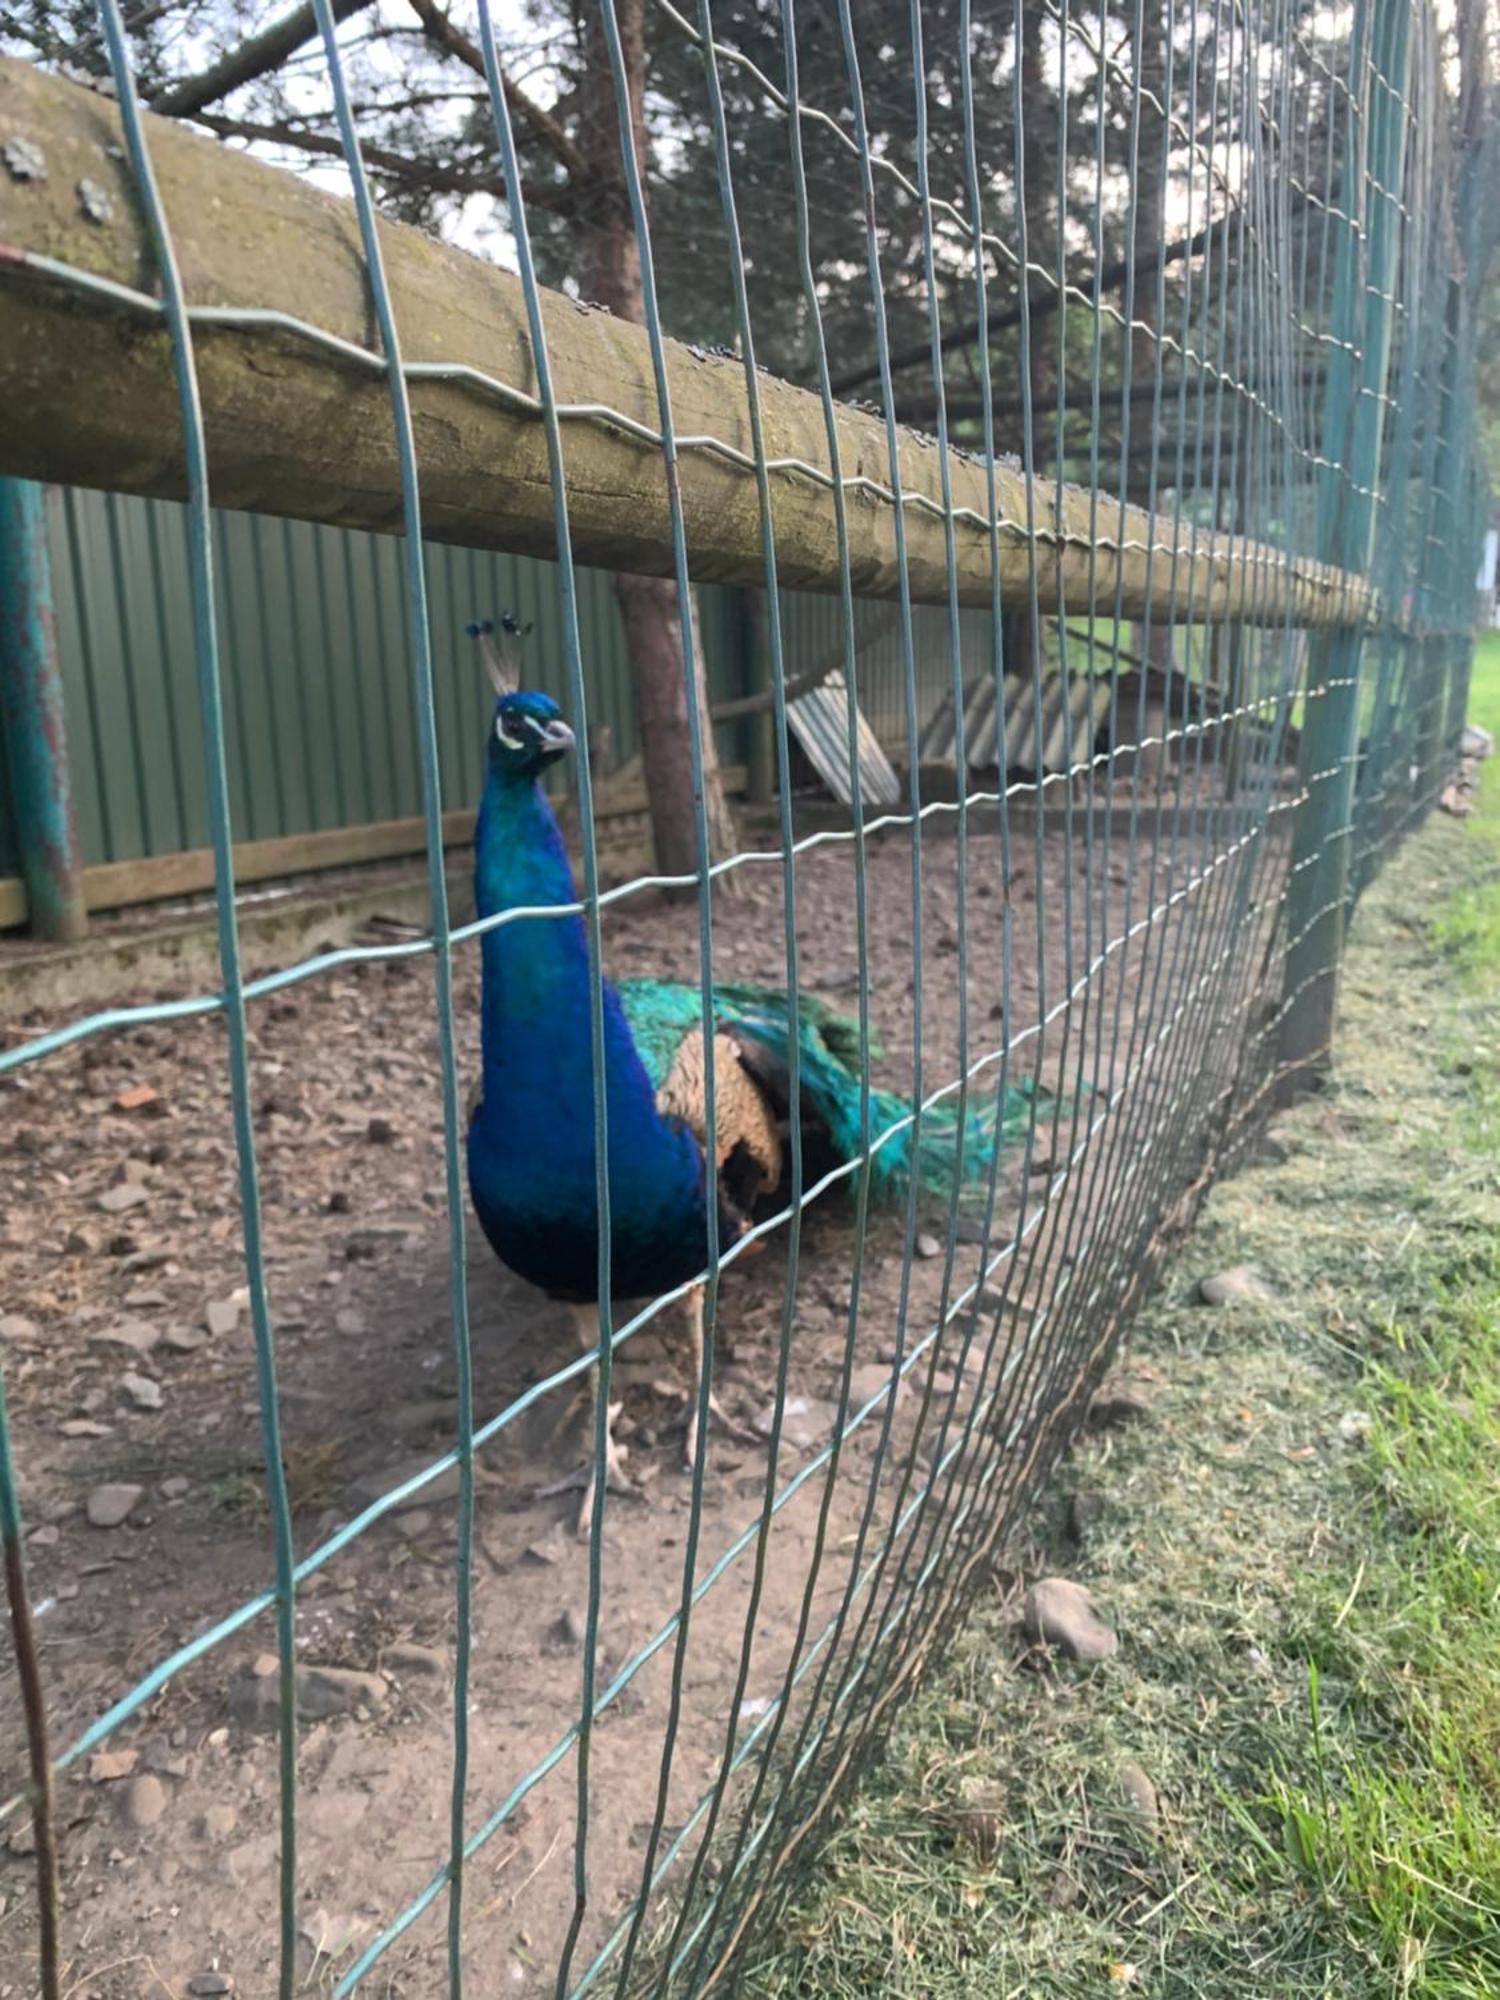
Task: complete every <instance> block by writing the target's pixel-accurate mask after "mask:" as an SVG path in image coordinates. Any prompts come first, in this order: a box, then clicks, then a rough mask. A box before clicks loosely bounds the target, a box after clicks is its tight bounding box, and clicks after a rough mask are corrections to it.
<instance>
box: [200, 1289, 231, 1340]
mask: <svg viewBox="0 0 1500 2000" xmlns="http://www.w3.org/2000/svg"><path fill="white" fill-rule="evenodd" d="M239 1323H240V1302H239V1300H238V1299H233V1298H230V1299H210V1300H209V1302H208V1304H207V1305H206V1306H205V1307H204V1308H203V1324H204V1325H205V1326H206V1327H207V1328H208V1330H209V1332H210V1333H211V1334H212V1335H213V1337H214V1339H215V1340H222V1339H223V1337H224V1335H225V1334H228V1333H233V1332H234V1330H235V1328H236V1327H237V1326H238V1325H239Z"/></svg>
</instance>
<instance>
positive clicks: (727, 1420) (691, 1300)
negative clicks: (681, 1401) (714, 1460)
mask: <svg viewBox="0 0 1500 2000" xmlns="http://www.w3.org/2000/svg"><path fill="white" fill-rule="evenodd" d="M703 1298H704V1290H703V1287H702V1285H694V1287H693V1289H692V1290H691V1291H690V1292H689V1293H688V1295H687V1315H688V1331H689V1332H690V1334H691V1335H692V1342H693V1387H692V1393H691V1395H690V1396H689V1399H688V1409H687V1443H686V1445H685V1446H684V1449H683V1461H684V1463H685V1464H686V1466H687V1469H688V1471H689V1472H691V1471H692V1469H693V1467H694V1466H695V1465H696V1464H697V1463H698V1412H699V1410H700V1409H701V1408H702V1404H703ZM708 1408H709V1414H710V1415H711V1416H715V1417H717V1418H718V1420H719V1422H720V1423H721V1424H722V1425H723V1426H724V1429H725V1430H726V1431H727V1432H728V1434H729V1436H730V1437H732V1438H737V1439H738V1440H739V1442H740V1443H741V1444H759V1442H760V1439H759V1438H758V1437H757V1436H756V1435H755V1433H754V1431H747V1430H746V1429H745V1427H744V1425H743V1424H737V1423H736V1422H735V1420H734V1418H733V1417H731V1416H730V1415H729V1414H728V1413H727V1412H726V1410H725V1408H724V1406H723V1404H722V1403H721V1402H720V1401H719V1399H718V1397H717V1396H716V1395H715V1394H714V1392H713V1390H712V1388H710V1389H709V1392H708Z"/></svg>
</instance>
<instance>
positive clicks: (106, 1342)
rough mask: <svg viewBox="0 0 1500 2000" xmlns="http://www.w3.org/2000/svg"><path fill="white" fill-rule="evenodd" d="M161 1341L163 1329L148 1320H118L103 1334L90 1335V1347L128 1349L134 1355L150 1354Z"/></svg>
mask: <svg viewBox="0 0 1500 2000" xmlns="http://www.w3.org/2000/svg"><path fill="white" fill-rule="evenodd" d="M160 1339H161V1329H160V1328H159V1327H155V1326H153V1325H152V1324H151V1322H150V1320H148V1319H122V1320H116V1322H115V1324H114V1325H113V1326H108V1327H106V1328H105V1329H104V1331H103V1332H102V1333H91V1334H90V1335H89V1346H90V1347H128V1348H129V1349H130V1350H131V1352H132V1353H134V1354H149V1353H150V1352H151V1350H152V1348H153V1347H155V1345H156V1343H157V1342H158V1341H159V1340H160Z"/></svg>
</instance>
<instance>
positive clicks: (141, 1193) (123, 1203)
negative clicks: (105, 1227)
mask: <svg viewBox="0 0 1500 2000" xmlns="http://www.w3.org/2000/svg"><path fill="white" fill-rule="evenodd" d="M149 1192H150V1191H149V1189H147V1188H145V1187H143V1186H142V1185H141V1183H140V1182H139V1181H120V1182H119V1183H118V1184H117V1185H116V1186H114V1187H109V1188H106V1189H105V1190H104V1192H103V1194H101V1195H100V1197H99V1200H98V1204H97V1205H98V1207H100V1208H102V1209H103V1211H104V1213H105V1214H106V1215H123V1214H124V1213H125V1211H126V1209H127V1208H135V1207H136V1206H137V1205H138V1204H139V1203H141V1202H143V1201H145V1200H146V1198H147V1195H148V1193H149Z"/></svg>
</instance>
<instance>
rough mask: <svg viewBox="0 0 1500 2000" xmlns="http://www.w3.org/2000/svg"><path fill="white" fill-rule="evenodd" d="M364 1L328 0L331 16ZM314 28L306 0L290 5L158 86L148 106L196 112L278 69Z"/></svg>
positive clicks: (354, 10) (179, 113) (170, 113)
mask: <svg viewBox="0 0 1500 2000" xmlns="http://www.w3.org/2000/svg"><path fill="white" fill-rule="evenodd" d="M369 4H370V0H333V18H334V19H335V20H336V21H347V20H348V18H349V16H350V15H351V14H358V13H360V12H361V11H362V10H363V9H364V8H366V7H368V6H369ZM317 32H318V17H317V15H316V13H315V12H314V10H313V5H312V0H303V4H302V5H301V6H300V7H294V8H293V9H292V11H291V13H290V14H283V15H282V17H281V19H280V20H279V21H273V22H272V23H271V25H270V27H269V28H263V29H262V30H261V32H260V33H259V34H258V35H252V36H251V37H250V39H249V40H248V41H244V42H241V43H240V44H239V46H238V47H237V48H233V49H230V50H229V51H228V53H227V54H225V55H222V56H220V57H219V60H218V61H217V62H215V63H211V64H210V65H209V67H208V68H207V69H206V70H203V71H202V72H201V73H200V74H199V75H197V76H189V77H184V78H183V80H182V81H181V82H180V83H173V84H169V85H168V86H167V88H166V89H165V90H159V91H158V92H157V93H156V95H155V96H154V97H153V98H152V99H151V100H150V103H151V109H152V110H153V111H156V112H159V113H160V114H161V116H162V117H163V118H187V117H191V115H192V114H193V112H195V111H201V110H202V109H203V107H204V106H205V105H207V104H216V103H217V102H218V101H219V99H220V98H222V97H227V96H228V95H229V93H230V91H232V90H238V89H239V88H240V86H241V85H242V84H246V83H254V81H255V80H256V78H257V77H261V76H269V75H270V73H271V71H272V70H277V69H280V68H281V66H282V64H283V63H285V62H286V60H287V58H288V57H289V56H293V55H295V54H296V53H297V51H298V49H300V48H301V47H302V46H303V45H304V43H307V42H310V41H311V40H312V39H313V37H314V36H315V35H316V34H317Z"/></svg>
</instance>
